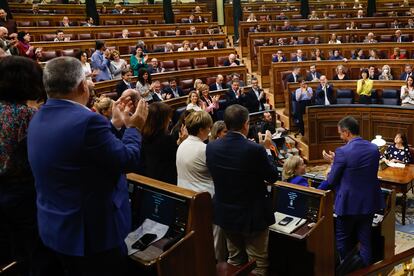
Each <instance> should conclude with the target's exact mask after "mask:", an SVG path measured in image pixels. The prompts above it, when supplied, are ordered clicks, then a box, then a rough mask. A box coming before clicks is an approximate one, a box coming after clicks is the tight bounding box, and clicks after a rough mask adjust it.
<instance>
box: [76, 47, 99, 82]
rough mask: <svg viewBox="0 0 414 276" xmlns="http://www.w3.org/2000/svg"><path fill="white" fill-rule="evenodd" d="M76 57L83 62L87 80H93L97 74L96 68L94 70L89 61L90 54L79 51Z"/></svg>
mask: <svg viewBox="0 0 414 276" xmlns="http://www.w3.org/2000/svg"><path fill="white" fill-rule="evenodd" d="M76 58H77V59H79V60H80V62H81V63H82V68H83V72H85V77H86V79H87V80H89V81H92V78H93V77H95V76H96V75H97V72H96V70H94V71H93V72H92V69H91V65H90V64H89V62H88V54H87V53H86V52H85V51H79V52H78V53H77V54H76Z"/></svg>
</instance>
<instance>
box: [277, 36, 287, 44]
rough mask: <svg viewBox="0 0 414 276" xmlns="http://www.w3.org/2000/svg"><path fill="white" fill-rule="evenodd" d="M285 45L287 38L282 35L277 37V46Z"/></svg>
mask: <svg viewBox="0 0 414 276" xmlns="http://www.w3.org/2000/svg"><path fill="white" fill-rule="evenodd" d="M285 45H286V43H285V40H284V39H283V38H282V37H279V38H278V39H277V46H285Z"/></svg>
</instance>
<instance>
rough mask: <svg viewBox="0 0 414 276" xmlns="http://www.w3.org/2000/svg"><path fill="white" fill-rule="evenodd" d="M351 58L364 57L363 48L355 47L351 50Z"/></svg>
mask: <svg viewBox="0 0 414 276" xmlns="http://www.w3.org/2000/svg"><path fill="white" fill-rule="evenodd" d="M351 59H356V60H363V59H365V55H364V50H362V49H356V50H355V51H353V53H352V57H351Z"/></svg>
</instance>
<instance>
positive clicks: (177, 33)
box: [175, 28, 181, 36]
mask: <svg viewBox="0 0 414 276" xmlns="http://www.w3.org/2000/svg"><path fill="white" fill-rule="evenodd" d="M180 35H181V30H180V29H178V28H176V29H175V36H180Z"/></svg>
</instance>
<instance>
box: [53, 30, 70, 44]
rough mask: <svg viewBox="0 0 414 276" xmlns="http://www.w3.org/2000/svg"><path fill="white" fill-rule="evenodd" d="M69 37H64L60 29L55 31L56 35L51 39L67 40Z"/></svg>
mask: <svg viewBox="0 0 414 276" xmlns="http://www.w3.org/2000/svg"><path fill="white" fill-rule="evenodd" d="M69 40H70V37H65V33H64V32H63V31H62V30H57V31H56V37H55V39H54V40H53V41H54V42H61V41H69Z"/></svg>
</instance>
